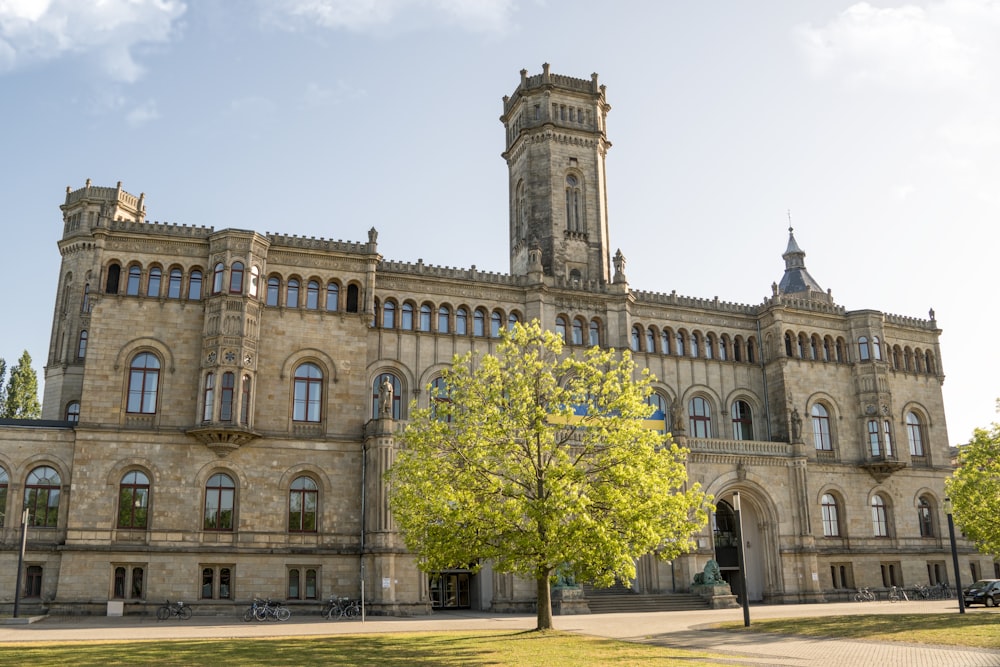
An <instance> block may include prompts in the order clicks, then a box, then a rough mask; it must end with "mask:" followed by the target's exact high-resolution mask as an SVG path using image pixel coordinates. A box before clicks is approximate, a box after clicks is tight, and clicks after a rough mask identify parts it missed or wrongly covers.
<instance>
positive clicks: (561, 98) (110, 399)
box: [0, 65, 993, 614]
mask: <svg viewBox="0 0 1000 667" xmlns="http://www.w3.org/2000/svg"><path fill="white" fill-rule="evenodd" d="M609 109H610V107H609V106H608V104H607V102H606V100H605V89H604V86H602V85H599V84H598V79H597V75H596V74H595V75H593V76H592V77H591V78H590V79H575V78H571V77H566V76H560V75H555V74H551V73H550V72H549V68H548V66H547V65H546V66H544V68H543V72H542V74H539V75H535V76H528V75H527V72H522V76H521V81H520V84H519V85H518V86H517V89H516V90H515V91H514V93H513V94H512V95H511V96H509V97H506V98H504V105H503V115H502V116H501V120H502V122H503V124H504V126H505V129H506V150H505V152H504V154H503V156H504V158H505V159H506V160H507V163H508V166H509V174H510V181H509V190H510V274H496V273H483V272H481V271H478V270H476V269H475V267H473V268H470V269H455V268H445V267H439V266H430V265H425V264H424V263H423V262H421V261H418V262H416V263H405V262H396V261H389V260H386V259H384V258H383V257H382V256H381V255H380V254H379V252H378V243H377V241H378V236H377V233H376V231H375V230H374V229H372V230H371V231H370V232H369V233H368V240H367V241H364V242H344V241H332V240H327V239H316V238H302V237H298V236H288V235H280V234H266V235H265V234H261V233H258V232H255V231H247V230H241V229H228V228H224V229H219V230H216V229H213V228H204V227H188V226H181V225H174V224H163V223H156V222H150V221H148V220H147V219H146V209H145V197H144V195H140V196H138V197H136V196H134V195H131V194H129V193H127V192H125V191H124V190H123V189H122V187H121V184H118V186H117V187H96V186H94V185H92V184H91V183H90V182H89V181H88V182H87V185H86V186H85V187H83V188H81V189H78V190H70V189H67V192H66V198H65V202H64V203H63V205H62V211H63V225H64V227H63V236H62V239H61V240H60V242H59V251H60V253H61V255H62V265H61V268H60V273H59V285H58V290H57V294H56V303H55V311H54V315H53V323H52V337H51V344H50V350H49V355H48V359H47V363H46V367H45V395H44V408H43V411H44V414H43V417H44V419H45V420H46V421H42V422H30V423H6V424H4V425H0V470H2V474H3V475H4V478H3V480H2V482H3V484H6V486H5V487H4V489H5V491H6V493H5V495H4V496H3V502H4V507H2V508H0V509H3V511H4V512H5V515H4V527H3V532H2V536H3V551H0V560H2V561H3V563H4V564H5V567H3V568H2V569H0V572H2V573H5V574H0V591H3V592H2V593H0V598H2V600H0V602H2V601H7V602H10V601H12V598H13V595H12V591H13V589H14V574H15V570H16V567H15V565H14V564H15V562H16V559H17V547H18V546H19V522H18V520H17V519H15V517H20V516H21V512H22V510H23V508H24V507H25V506H26V504H28V505H30V506H31V521H30V524H31V526H30V527H29V528H28V530H27V538H28V549H27V555H26V566H27V570H26V572H27V573H28V574H27V576H26V583H25V593H26V598H25V603H26V604H29V605H35V606H44V607H47V608H50V609H53V610H57V611H59V610H63V611H76V612H91V613H95V612H101V613H103V610H104V605H105V604H106V603H107V601H108V600H109V599H121V600H124V601H125V604H126V613H129V612H130V610H133V611H134V610H138V609H147V606H146V605H147V601H148V605H150V606H152V605H157V604H159V603H160V602H161V601H162V600H163V599H165V598H167V599H183V600H185V601H186V602H187V601H189V600H190V601H191V603H192V604H194V605H196V606H197V607H200V608H202V609H205V610H214V611H227V610H231V609H232V608H233V607H241V606H242V605H244V604H245V603H246V602H247V601H248V600H249V599H250V598H252V597H253V596H256V595H260V596H270V597H274V598H284V599H288V600H289V601H290V603H291V604H298V605H301V606H302V607H303V608H304V609H309V610H313V609H315V610H318V609H319V603H320V601H322V600H323V599H324V598H326V597H328V596H330V595H349V596H360V595H364V597H365V599H366V600H367V601H368V604H369V610H370V611H373V612H376V613H395V614H415V613H426V612H428V611H429V610H430V609H432V608H433V607H437V606H442V607H449V606H458V607H465V606H467V607H472V608H478V609H491V610H495V611H507V610H525V609H529V608H530V607H531V605H532V604H533V595H534V587H533V583H525V582H521V581H519V580H517V579H514V578H512V577H510V576H508V575H503V574H499V573H495V572H493V571H492V570H491V569H490V567H489V566H488V565H487V566H486V567H485V568H484V569H483V570H482V571H481V572H479V573H478V574H475V575H472V574H470V573H468V572H463V571H456V572H446V573H440V575H437V576H434V577H430V578H429V577H427V576H426V575H424V574H422V573H420V572H419V571H418V570H417V568H416V563H415V562H414V558H413V557H412V556H411V555H410V554H408V553H407V551H406V549H405V548H404V546H403V543H402V540H401V538H400V536H399V534H398V533H397V532H396V531H395V528H394V525H393V520H392V516H391V515H390V513H389V512H388V509H387V503H386V498H385V488H384V486H383V483H382V475H383V473H384V472H385V470H386V469H387V468H388V467H389V466H391V464H392V460H393V454H394V451H395V434H396V433H398V430H399V429H400V428H403V427H405V424H406V419H407V415H408V412H409V409H410V407H409V406H410V403H411V402H414V401H415V402H416V404H417V405H427V404H428V402H429V401H431V400H433V399H434V396H435V394H434V389H433V382H434V380H435V378H437V377H438V375H439V373H440V372H441V370H442V369H443V368H444V367H445V366H446V365H447V364H449V363H450V361H451V359H452V358H453V356H454V355H456V354H462V353H464V352H467V351H469V350H477V351H482V352H488V351H490V350H491V349H492V348H493V346H494V344H495V342H496V336H497V332H498V331H499V330H500V328H501V327H504V326H507V325H508V323H509V322H510V321H512V320H515V319H516V320H520V321H528V320H531V319H534V318H537V319H538V320H540V321H541V322H543V323H544V324H545V325H546V326H548V327H550V328H552V329H554V330H557V331H559V332H560V333H561V334H562V335H564V336H565V338H566V340H567V342H568V343H569V348H570V349H571V350H572V349H582V348H583V347H584V346H586V345H591V344H597V345H601V346H604V347H615V348H619V349H622V348H631V349H632V350H634V355H635V358H636V359H637V361H638V363H639V364H640V365H643V366H645V367H648V368H649V369H650V371H651V372H652V373H653V374H654V375H655V376H656V378H657V382H656V395H655V396H654V398H653V399H652V403H653V404H654V407H655V409H656V413H655V415H654V418H655V419H659V420H661V422H662V423H663V428H664V430H671V431H673V433H674V436H675V437H676V438H677V439H678V440H680V441H681V442H682V443H683V444H684V445H685V446H686V447H688V448H689V449H690V457H689V471H690V477H691V479H692V480H696V481H698V482H700V483H701V484H702V485H703V486H704V487H705V488H706V489H707V491H708V492H709V493H711V494H713V495H714V496H715V498H716V500H717V503H718V505H719V511H718V512H717V513H716V515H715V516H713V521H712V523H711V525H710V526H708V527H707V528H706V529H705V531H704V532H703V533H702V534H701V535H699V536H698V537H697V544H698V549H697V551H696V552H694V553H692V554H690V555H688V556H685V557H682V558H680V559H678V560H677V561H675V562H673V563H662V562H659V561H657V560H656V559H654V558H653V557H652V556H647V557H644V558H642V559H641V560H640V563H639V567H638V572H639V575H638V578H637V580H636V582H635V583H634V585H633V588H634V589H635V590H636V591H637V592H639V593H640V594H641V593H661V592H672V591H678V592H679V591H688V590H690V587H691V582H692V579H693V576H694V574H695V573H697V572H701V571H702V569H703V567H704V565H705V563H706V562H707V561H708V560H710V559H714V560H716V561H717V562H718V564H719V566H720V568H721V573H722V576H723V577H724V578H725V579H726V580H727V581H735V580H736V579H735V577H734V576H733V574H734V572H735V567H736V556H735V554H736V551H735V550H736V546H737V545H736V541H735V531H734V530H733V528H734V526H733V512H732V508H731V507H730V505H729V500H730V499H731V497H732V494H733V493H734V492H736V491H739V492H740V495H741V497H742V516H743V521H744V526H743V528H744V547H745V549H746V556H747V563H748V567H747V570H748V581H749V583H748V594H749V597H750V599H751V600H764V601H770V602H801V601H820V600H824V599H841V598H842V596H845V595H846V593H847V591H849V590H851V589H854V588H855V587H858V586H872V587H876V588H878V587H882V586H884V585H891V584H907V585H908V584H915V583H936V582H937V581H946V580H947V581H953V578H954V575H953V574H952V573H951V572H950V565H949V563H950V560H949V545H948V540H947V537H946V533H947V531H946V530H943V529H942V527H943V526H946V520H945V515H944V514H943V512H942V502H943V494H944V485H943V482H944V478H945V477H946V476H947V475H948V473H949V471H950V465H951V462H950V459H949V448H948V442H947V435H946V428H945V415H944V407H943V403H942V396H941V384H942V382H943V380H944V371H943V366H942V363H941V353H940V346H939V335H940V330H939V329H938V326H937V322H936V321H935V320H934V317H933V313H931V315H930V317H929V318H928V319H920V318H909V317H899V316H895V315H888V314H885V313H882V312H879V311H875V310H861V311H846V310H845V309H844V308H843V307H841V306H838V305H837V304H836V303H835V301H834V300H833V298H832V296H831V295H830V293H829V292H824V291H822V290H821V289H820V288H819V285H818V283H817V282H816V281H815V280H814V279H813V278H812V276H810V275H809V274H808V271H807V270H806V267H805V253H804V252H803V251H802V250H801V249H800V248H799V247H798V245H797V243H796V241H795V238H794V236H793V235H792V233H791V230H789V242H788V246H787V248H786V251H785V253H784V256H783V257H784V261H785V268H784V273H783V274H782V276H781V277H780V282H779V281H776V282H775V284H774V285H773V286H771V289H770V295H769V296H768V297H767V298H765V299H764V300H763V301H762V302H761V303H759V304H756V305H743V304H734V303H728V302H724V301H719V300H718V299H717V298H715V299H701V298H691V297H684V296H680V295H677V294H676V293H671V294H661V293H656V292H645V291H639V290H635V289H633V288H632V287H631V286H630V285H629V284H628V281H627V277H626V273H627V271H626V261H625V257H624V256H622V255H621V253H620V252H618V253H614V256H613V257H614V258H613V261H610V260H611V259H612V249H611V248H609V247H608V221H607V208H608V202H607V198H606V188H605V163H604V156H605V154H606V152H607V150H608V149H609V148H610V146H611V144H610V143H609V142H608V139H607V135H606V119H607V115H608V112H609ZM779 266H780V265H777V263H776V273H777V272H778V270H780V269H779ZM764 290H765V291H766V290H767V288H766V286H764ZM961 547H962V549H961V561H962V566H963V567H964V568H966V569H965V570H964V571H963V572H962V575H963V577H964V578H966V579H968V577H970V575H971V574H972V572H970V568H978V570H977V571H978V572H981V573H984V572H983V570H984V569H985V570H986V571H987V572H988V573H989V574H992V569H993V564H992V563H991V562H989V561H988V560H987V559H986V558H985V557H981V556H979V555H978V554H976V553H975V552H974V551H973V550H972V549H970V548H969V547H968V545H966V544H964V543H963V544H962V545H961Z"/></svg>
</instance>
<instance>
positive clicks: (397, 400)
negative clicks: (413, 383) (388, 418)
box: [372, 373, 403, 419]
mask: <svg viewBox="0 0 1000 667" xmlns="http://www.w3.org/2000/svg"><path fill="white" fill-rule="evenodd" d="M387 378H388V380H389V384H390V385H391V386H392V418H393V419H399V418H400V407H401V405H402V393H403V392H402V389H403V384H402V382H400V380H399V378H398V377H396V376H395V375H393V374H392V373H381V374H379V375H376V376H375V380H374V381H373V382H372V419H377V418H378V416H379V387H381V386H382V381H383V380H385V379H387Z"/></svg>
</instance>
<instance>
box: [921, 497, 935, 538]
mask: <svg viewBox="0 0 1000 667" xmlns="http://www.w3.org/2000/svg"><path fill="white" fill-rule="evenodd" d="M917 524H918V525H919V526H920V537H934V513H933V512H932V511H931V501H930V500H929V499H928V498H927V496H920V498H919V499H918V500H917Z"/></svg>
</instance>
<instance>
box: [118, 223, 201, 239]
mask: <svg viewBox="0 0 1000 667" xmlns="http://www.w3.org/2000/svg"><path fill="white" fill-rule="evenodd" d="M108 229H109V230H111V231H114V232H129V233H133V234H160V235H163V236H184V237H187V238H193V239H207V238H208V237H209V236H211V235H212V234H214V233H215V228H214V227H205V226H204V225H201V226H195V225H181V224H177V223H174V222H159V221H155V222H135V221H133V220H126V219H121V218H120V219H118V220H112V221H111V222H109V223H108Z"/></svg>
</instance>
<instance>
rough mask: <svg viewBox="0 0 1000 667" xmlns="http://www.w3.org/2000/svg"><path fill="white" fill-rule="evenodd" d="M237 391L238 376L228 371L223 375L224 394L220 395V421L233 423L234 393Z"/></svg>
mask: <svg viewBox="0 0 1000 667" xmlns="http://www.w3.org/2000/svg"><path fill="white" fill-rule="evenodd" d="M235 389H236V376H235V375H233V374H232V373H231V372H229V371H226V372H225V373H223V374H222V393H221V394H220V395H219V421H223V422H231V421H233V392H234V391H235Z"/></svg>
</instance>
